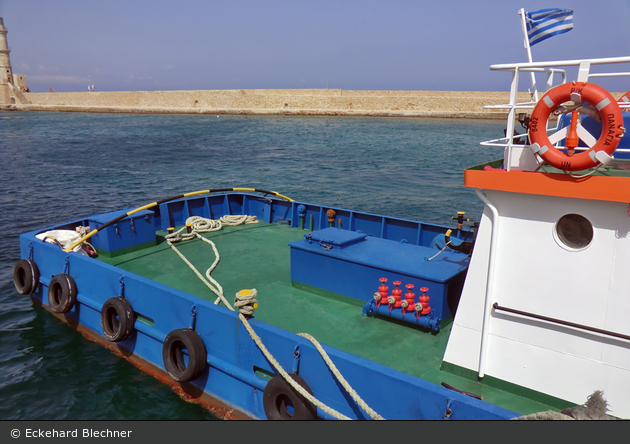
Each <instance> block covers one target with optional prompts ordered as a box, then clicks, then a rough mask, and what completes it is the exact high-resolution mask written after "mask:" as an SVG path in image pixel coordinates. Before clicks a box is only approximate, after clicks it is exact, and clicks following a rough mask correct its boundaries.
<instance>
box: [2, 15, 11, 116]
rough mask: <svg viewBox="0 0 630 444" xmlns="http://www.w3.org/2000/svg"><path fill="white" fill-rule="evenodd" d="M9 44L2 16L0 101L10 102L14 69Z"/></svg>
mask: <svg viewBox="0 0 630 444" xmlns="http://www.w3.org/2000/svg"><path fill="white" fill-rule="evenodd" d="M10 52H11V50H10V49H9V44H8V42H7V29H6V28H5V27H4V20H3V19H2V17H0V103H10V98H11V89H12V88H11V85H13V71H12V70H11V60H10V59H9V53H10Z"/></svg>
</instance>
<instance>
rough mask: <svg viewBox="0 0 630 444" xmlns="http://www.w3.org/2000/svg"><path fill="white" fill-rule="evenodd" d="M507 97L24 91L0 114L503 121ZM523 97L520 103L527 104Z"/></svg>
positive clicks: (332, 91) (470, 94) (444, 93)
mask: <svg viewBox="0 0 630 444" xmlns="http://www.w3.org/2000/svg"><path fill="white" fill-rule="evenodd" d="M508 99H509V95H508V93H507V92H489V91H368V90H365V91H352V90H341V89H239V90H193V91H111V92H107V91H106V92H87V91H86V92H59V93H55V92H43V93H33V92H25V93H23V97H20V100H17V101H14V102H15V103H9V104H5V105H0V109H9V110H30V111H67V112H128V113H191V114H282V115H341V116H352V115H354V116H391V117H398V116H413V117H444V118H453V117H464V118H483V119H492V118H501V119H502V118H505V116H506V113H507V111H505V110H487V109H484V108H483V107H484V106H485V105H497V104H505V103H507V102H508ZM527 100H529V96H528V94H527V93H524V94H522V95H519V101H527Z"/></svg>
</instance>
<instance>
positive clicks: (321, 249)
mask: <svg viewBox="0 0 630 444" xmlns="http://www.w3.org/2000/svg"><path fill="white" fill-rule="evenodd" d="M624 63H630V57H618V58H602V59H583V60H569V61H553V62H531V61H530V62H526V63H515V64H502V65H493V66H491V70H496V71H508V72H510V73H511V74H512V82H511V87H510V99H509V103H507V104H505V105H493V106H490V108H500V109H503V110H506V111H507V123H506V134H508V135H510V136H506V137H504V138H502V139H495V140H491V141H486V142H482V145H485V146H501V147H503V148H504V157H503V158H501V159H491V160H489V161H488V162H487V163H485V164H482V165H477V166H472V167H470V168H468V169H467V170H465V172H464V185H465V186H467V187H470V188H473V189H475V191H476V193H477V195H478V196H479V198H480V199H481V200H482V201H483V202H484V204H485V207H484V210H483V214H482V216H481V219H480V220H479V221H471V220H469V218H467V217H466V213H465V212H461V211H459V212H456V211H454V214H453V218H452V220H451V221H444V224H442V225H439V224H429V223H424V222H420V221H414V220H407V219H402V218H396V217H388V216H385V215H379V214H372V213H366V212H361V211H356V210H351V209H345V208H337V207H331V206H326V205H321V204H315V203H308V202H301V201H296V200H293V199H292V198H290V197H288V196H285V195H283V194H280V193H279V192H276V191H268V190H261V189H254V188H240V187H237V188H223V189H206V190H199V191H193V192H188V193H184V194H180V195H177V196H172V197H168V198H164V199H160V200H156V201H155V202H151V203H148V204H144V205H142V206H139V207H137V208H125V209H121V210H118V211H114V212H105V213H102V214H97V215H94V216H91V217H85V218H75V219H73V220H69V221H68V222H65V223H62V224H57V225H53V226H48V227H42V228H41V229H38V230H34V231H30V232H27V233H23V234H22V235H21V236H20V251H21V259H20V260H19V261H18V262H17V263H16V265H15V269H14V283H15V286H16V290H17V292H18V293H19V294H20V295H22V296H30V297H31V298H32V300H33V301H34V303H36V304H38V305H41V306H43V307H44V308H46V309H47V310H48V311H49V312H51V313H52V314H53V315H54V316H55V317H57V318H59V319H61V320H62V321H64V322H66V323H67V324H68V325H69V326H70V327H72V328H74V329H76V330H78V331H79V332H81V333H82V334H84V335H85V336H87V337H89V338H91V339H92V340H95V341H97V342H99V343H100V344H102V345H103V346H105V347H107V348H109V349H111V350H112V351H113V352H114V353H116V354H117V355H119V356H120V357H121V358H123V359H127V360H129V361H131V362H133V363H134V364H135V365H136V366H137V367H138V368H139V369H140V370H142V371H145V372H147V373H149V374H151V375H153V376H155V377H156V378H158V379H159V380H160V381H162V382H164V383H165V384H169V385H170V386H171V387H172V388H173V389H174V390H176V391H177V392H178V393H180V394H181V395H182V396H185V397H187V398H188V399H190V400H192V401H194V402H198V403H199V404H201V405H203V406H204V407H206V408H208V409H210V410H211V411H212V412H213V413H214V414H215V415H216V416H218V417H221V418H226V419H271V420H276V419H279V420H285V419H286V420H332V419H354V420H368V419H379V420H380V419H387V420H442V419H449V420H503V419H515V418H519V419H522V418H528V419H529V418H532V419H535V418H549V417H554V415H556V416H555V417H562V416H564V417H567V416H568V415H569V413H568V412H570V411H572V409H575V408H580V407H581V406H582V405H583V403H584V400H585V399H590V398H589V397H591V396H595V395H598V396H605V401H604V402H605V409H604V410H605V412H602V414H604V415H605V417H606V418H607V419H609V418H623V417H630V399H628V397H627V393H628V392H629V391H630V378H629V377H628V376H629V374H630V347H629V346H628V344H629V342H628V341H629V340H630V327H629V326H628V323H627V322H626V317H627V313H628V312H629V311H630V301H629V300H628V298H627V295H626V292H627V290H626V289H627V288H628V287H629V284H630V282H629V280H630V277H628V274H627V273H626V272H625V270H626V269H627V268H628V267H629V266H630V236H629V233H630V216H629V214H630V209H629V208H630V207H629V202H630V191H629V190H630V186H629V185H630V160H629V159H627V156H624V155H623V153H627V152H629V151H630V144H629V143H627V140H628V137H624V128H627V127H628V118H629V117H628V114H627V113H624V112H623V110H628V109H630V102H629V101H628V100H627V96H626V95H624V96H623V97H620V98H618V99H617V98H614V97H613V95H611V93H610V92H608V91H606V90H605V89H604V88H602V87H600V86H598V85H597V84H596V83H595V82H592V81H591V80H592V79H595V80H596V79H597V78H599V77H609V76H610V75H612V74H614V73H615V71H614V70H615V69H616V67H618V66H623V64H624ZM575 67H576V68H577V72H578V75H577V78H575V79H569V78H568V76H567V68H569V69H572V68H575ZM594 67H605V68H609V69H611V70H612V71H606V72H599V71H598V72H592V68H594ZM530 72H541V73H546V74H547V75H548V78H549V82H548V84H547V86H548V89H547V92H545V94H543V95H542V97H540V98H538V97H536V95H534V94H532V99H531V100H529V101H526V102H518V101H517V98H518V97H519V94H518V93H519V91H518V87H519V81H518V80H519V75H521V74H523V73H530ZM617 73H618V74H620V75H624V73H623V72H621V73H619V72H617ZM558 77H560V81H559V82H558V83H557V84H554V83H553V81H554V80H555V79H557V78H558ZM629 96H630V95H629ZM554 112H556V114H564V115H568V116H571V118H558V116H555V115H554ZM582 116H584V118H583V119H582ZM588 119H593V120H594V121H595V123H594V124H593V125H591V124H588V125H587V123H583V122H588ZM519 122H520V124H521V126H522V127H523V128H524V129H525V130H526V131H525V132H523V134H518V131H517V130H516V125H517V123H519ZM624 122H625V123H624ZM598 125H599V127H598ZM580 141H581V142H580ZM618 154H621V156H618ZM22 296H20V297H22ZM542 414H547V416H544V415H542ZM541 415H542V416H541ZM549 415H551V416H549Z"/></svg>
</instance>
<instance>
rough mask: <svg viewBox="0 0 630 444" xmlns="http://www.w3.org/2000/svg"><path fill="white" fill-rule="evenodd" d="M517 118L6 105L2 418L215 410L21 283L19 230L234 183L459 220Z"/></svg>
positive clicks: (132, 416)
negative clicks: (118, 352)
mask: <svg viewBox="0 0 630 444" xmlns="http://www.w3.org/2000/svg"><path fill="white" fill-rule="evenodd" d="M504 125H505V122H504V121H486V120H464V119H428V118H427V119H424V118H378V117H369V118H364V117H320V116H313V117H305V116H226V115H221V116H216V115H142V114H88V113H47V112H9V111H4V112H0V155H1V157H0V227H1V229H2V235H1V236H0V246H1V248H0V285H1V287H0V420H123V419H124V420H161V419H175V420H204V419H205V420H208V419H214V418H213V416H212V415H211V414H210V413H209V412H208V411H206V410H204V409H203V408H202V407H200V406H198V405H196V404H192V403H189V402H186V401H184V400H182V399H181V398H180V397H179V396H178V395H177V394H175V393H174V392H173V391H172V390H171V389H170V388H169V387H168V386H166V385H164V384H161V383H160V382H158V381H157V380H156V379H154V378H153V377H151V376H149V375H147V374H144V373H142V372H141V371H140V370H138V369H137V368H136V367H135V366H133V365H132V364H130V363H129V362H127V361H126V360H124V359H121V358H118V357H117V356H115V355H114V354H113V353H112V352H110V351H109V350H107V349H105V348H103V347H102V346H100V345H98V344H96V343H95V342H92V341H90V340H87V339H86V338H84V337H83V336H82V335H81V334H80V333H78V332H77V331H75V330H73V329H71V328H70V327H69V326H67V325H66V324H64V323H62V322H61V321H59V320H57V319H56V318H55V317H53V316H52V315H50V314H49V313H48V312H46V311H45V310H44V309H42V308H41V307H37V306H34V305H33V303H32V302H31V300H30V298H29V297H25V296H20V295H19V294H18V293H17V291H16V290H15V287H14V285H13V267H14V265H15V263H16V262H17V261H18V260H19V259H20V257H19V241H18V236H19V234H20V233H23V232H26V231H30V230H34V229H38V228H44V227H46V226H49V225H52V224H56V223H61V222H66V221H69V220H72V219H77V218H81V217H85V216H89V215H93V214H98V213H104V212H108V211H114V210H119V209H123V208H132V207H133V208H135V207H138V206H141V205H144V204H147V203H150V202H154V201H156V200H160V199H163V198H165V197H169V196H172V195H176V194H180V193H186V192H192V191H197V190H204V189H211V188H223V187H251V188H260V189H266V190H273V191H277V192H278V193H281V194H283V195H286V196H289V197H291V198H293V199H296V200H300V201H305V202H311V203H314V204H322V205H330V206H335V207H340V208H346V209H352V210H357V211H364V212H370V213H377V214H385V215H389V216H395V217H401V218H406V219H412V220H420V221H427V222H434V223H440V224H444V225H451V226H453V225H454V222H453V221H452V220H451V217H452V216H454V215H456V212H457V211H466V215H467V217H470V218H471V219H472V220H474V221H478V220H479V218H480V215H481V212H482V210H483V205H482V203H481V202H480V201H479V199H478V198H477V196H476V195H475V193H474V191H473V190H470V189H467V188H465V187H464V186H463V170H464V169H465V168H467V167H469V166H473V165H477V164H480V163H483V162H486V161H489V160H493V159H497V158H500V157H502V150H501V149H499V148H487V147H481V146H479V142H480V141H482V140H487V139H493V138H498V137H502V136H503V129H504Z"/></svg>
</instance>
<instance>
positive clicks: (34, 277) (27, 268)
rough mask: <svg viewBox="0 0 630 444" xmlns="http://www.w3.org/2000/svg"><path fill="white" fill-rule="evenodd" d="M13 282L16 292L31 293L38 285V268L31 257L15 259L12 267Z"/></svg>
mask: <svg viewBox="0 0 630 444" xmlns="http://www.w3.org/2000/svg"><path fill="white" fill-rule="evenodd" d="M13 283H14V284H15V289H16V290H17V292H18V293H20V294H23V295H29V294H33V293H34V292H35V290H37V287H38V285H39V268H37V265H35V262H33V261H32V260H31V259H22V260H19V261H17V263H16V264H15V267H14V268H13Z"/></svg>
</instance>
